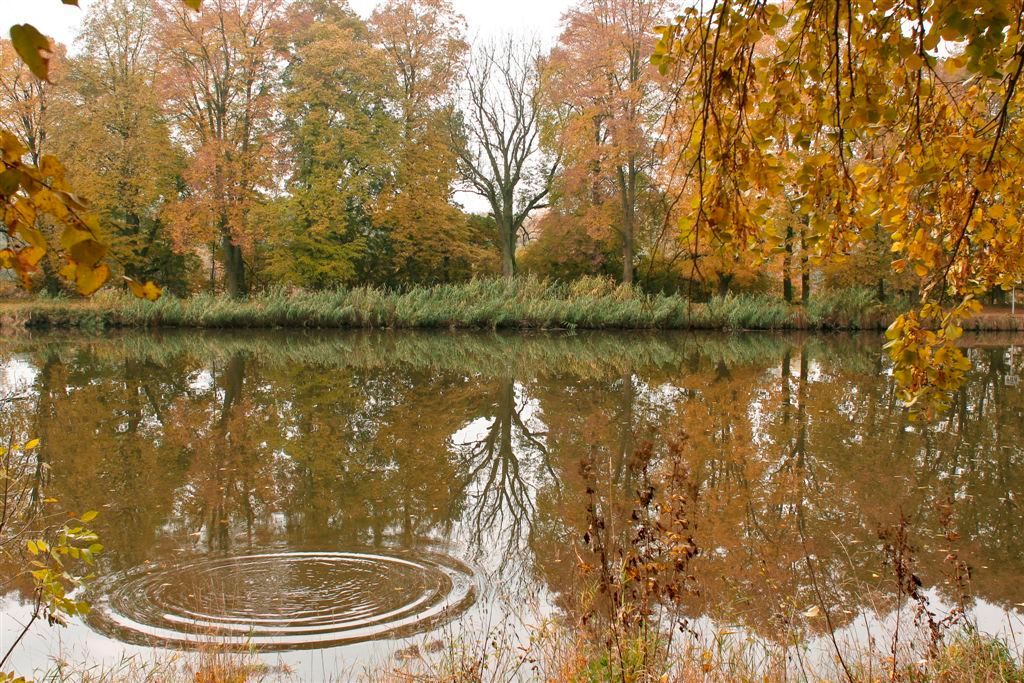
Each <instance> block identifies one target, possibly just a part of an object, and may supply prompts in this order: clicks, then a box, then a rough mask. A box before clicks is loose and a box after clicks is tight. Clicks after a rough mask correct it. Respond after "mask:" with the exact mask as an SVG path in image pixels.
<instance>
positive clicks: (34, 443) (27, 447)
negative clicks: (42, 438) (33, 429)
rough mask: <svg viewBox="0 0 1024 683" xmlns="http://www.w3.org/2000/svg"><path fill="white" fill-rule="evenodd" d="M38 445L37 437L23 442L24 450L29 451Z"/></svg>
mask: <svg viewBox="0 0 1024 683" xmlns="http://www.w3.org/2000/svg"><path fill="white" fill-rule="evenodd" d="M38 447H39V439H32V440H31V441H29V442H28V443H27V444H25V450H26V451H30V450H32V449H33V448H38Z"/></svg>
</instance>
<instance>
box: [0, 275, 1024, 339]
mask: <svg viewBox="0 0 1024 683" xmlns="http://www.w3.org/2000/svg"><path fill="white" fill-rule="evenodd" d="M904 304H905V300H902V299H901V300H896V301H892V300H890V301H887V302H883V301H880V300H879V299H878V298H877V296H876V292H875V291H874V290H872V289H845V290H827V291H821V292H819V293H817V294H815V295H814V296H812V297H811V298H810V299H809V300H808V302H807V303H806V305H802V306H794V305H789V304H787V303H786V302H785V301H783V300H781V299H778V298H776V297H772V296H769V295H765V294H737V295H732V294H730V295H726V296H721V297H719V296H712V297H711V298H710V299H709V300H707V301H704V302H694V301H692V300H690V299H688V298H686V297H684V296H679V295H667V294H647V293H645V292H643V291H641V290H640V289H639V288H634V287H626V286H624V285H616V284H615V283H614V282H613V281H612V280H609V279H607V278H599V277H591V278H582V279H580V280H576V281H574V282H572V283H568V284H566V283H561V282H556V281H552V280H544V279H540V278H517V279H510V280H505V279H490V280H472V281H470V282H466V283H461V284H454V285H434V286H421V287H411V288H408V289H406V290H401V291H396V290H388V289H379V288H374V287H360V288H355V289H338V290H324V291H289V290H285V289H275V290H271V291H268V292H266V293H264V294H261V295H258V296H251V297H249V298H247V299H235V298H232V297H228V296H223V295H209V294H199V295H196V296H192V297H188V298H178V297H174V296H165V297H163V298H162V299H160V300H159V301H157V302H155V303H151V302H148V301H145V300H140V299H137V298H135V297H132V296H130V295H128V294H120V293H103V294H101V295H98V296H95V297H92V298H91V299H89V300H81V299H72V298H68V297H38V298H34V299H31V300H27V301H23V302H13V303H7V304H0V326H4V327H8V328H31V329H39V328H57V329H62V328H75V329H84V330H100V329H107V328H121V327H129V328H170V327H184V328H200V329H203V328H207V329H215V328H226V329H230V328H279V327H280V328H314V329H317V328H319V329H328V328H335V329H348V328H388V329H417V328H420V329H423V328H425V329H434V328H436V329H521V330H552V329H581V330H595V329H623V330H642V329H661V330H683V329H690V330H884V329H886V328H887V327H888V326H889V325H890V323H891V322H892V321H893V320H894V319H895V317H896V316H897V315H899V313H900V311H901V310H902V306H903V305H904ZM965 328H966V329H969V330H975V331H1014V330H1021V329H1024V316H1013V315H1010V313H1009V311H1008V310H1007V311H1005V312H990V313H986V314H985V315H980V316H978V317H977V318H976V319H974V320H971V321H967V322H966V323H965Z"/></svg>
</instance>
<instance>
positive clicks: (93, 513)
mask: <svg viewBox="0 0 1024 683" xmlns="http://www.w3.org/2000/svg"><path fill="white" fill-rule="evenodd" d="M99 514H100V513H98V512H96V511H95V510H89V511H88V512H86V513H85V514H84V515H82V521H83V522H91V521H92V520H94V519H96V517H97V516H99Z"/></svg>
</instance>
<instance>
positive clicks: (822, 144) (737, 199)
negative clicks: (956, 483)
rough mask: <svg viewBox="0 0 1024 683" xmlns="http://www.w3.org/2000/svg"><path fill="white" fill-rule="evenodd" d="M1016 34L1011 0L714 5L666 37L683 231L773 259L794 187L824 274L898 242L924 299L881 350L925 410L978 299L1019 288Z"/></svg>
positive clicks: (899, 255)
mask: <svg viewBox="0 0 1024 683" xmlns="http://www.w3.org/2000/svg"><path fill="white" fill-rule="evenodd" d="M1022 23H1024V3H1022V2H1019V1H1010V2H995V3H992V2H959V1H950V0H934V1H931V2H901V1H898V0H890V1H887V2H883V3H877V2H857V1H854V0H834V1H833V0H803V1H801V2H796V3H774V2H766V1H764V0H740V1H738V2H735V1H732V0H715V1H714V2H712V3H711V4H710V5H703V6H699V7H691V8H688V9H686V10H685V11H684V12H683V14H682V15H681V16H680V17H678V19H677V20H676V21H675V22H674V23H673V24H671V25H669V26H664V27H661V28H660V29H659V31H660V34H661V40H660V41H659V42H658V46H657V48H656V53H655V56H654V62H655V63H656V64H657V65H658V66H659V67H660V68H661V69H662V71H663V72H664V73H666V74H671V75H672V77H673V78H674V79H676V80H677V82H678V83H679V84H680V86H681V87H680V88H679V89H678V91H679V92H680V97H679V101H678V102H677V105H678V106H681V107H683V108H685V109H686V110H687V111H688V112H690V115H689V116H681V117H679V118H680V124H679V125H680V126H682V127H683V129H684V131H685V133H682V134H680V135H679V139H682V140H686V144H685V145H683V146H682V147H681V148H677V149H675V150H673V154H677V155H679V156H680V157H681V158H683V159H685V163H683V164H682V167H683V168H684V169H685V171H686V176H687V180H688V182H689V183H690V186H691V187H692V194H693V196H694V198H695V199H694V201H693V211H692V213H691V214H690V215H689V216H688V217H687V218H686V221H687V225H686V230H688V231H693V232H696V233H701V232H704V233H707V234H710V235H713V236H714V237H715V238H716V239H718V240H721V241H722V242H725V243H728V244H730V245H732V247H733V248H734V249H738V250H750V249H760V248H765V247H768V248H771V247H773V246H774V245H773V242H777V241H779V239H780V238H779V236H778V233H777V231H773V230H770V229H769V226H768V225H767V217H768V216H769V212H768V211H767V208H768V205H769V203H770V202H771V201H772V199H773V198H774V197H777V196H779V195H780V194H781V193H782V192H783V191H784V188H785V187H791V188H796V190H797V199H796V205H797V209H798V212H799V214H800V215H801V216H802V217H803V220H804V221H806V224H807V226H808V228H809V230H808V234H807V241H808V243H809V245H810V246H811V248H812V249H813V252H814V258H815V260H816V261H818V262H821V261H823V260H835V259H842V258H843V257H844V256H845V255H847V254H849V253H850V252H851V251H852V250H854V249H855V248H856V247H857V246H858V245H859V244H860V243H861V242H862V241H863V240H865V239H867V238H869V237H870V236H871V235H874V234H875V233H876V232H879V231H881V232H883V233H885V234H886V235H888V237H889V238H890V239H891V251H892V254H893V258H894V260H893V263H892V267H893V269H894V270H895V271H897V272H903V271H908V270H909V271H912V272H913V273H915V274H916V276H917V277H918V278H919V279H920V291H921V305H920V307H919V308H917V309H915V310H912V311H908V312H907V313H906V314H904V315H902V316H900V317H899V318H898V319H897V320H896V321H895V323H894V324H893V325H892V327H891V328H890V331H889V336H890V339H891V342H890V344H889V350H890V353H891V354H892V356H893V358H894V360H895V361H896V364H897V367H896V375H897V377H898V378H899V380H900V382H901V385H902V387H903V395H904V398H905V400H906V401H907V402H909V403H917V402H919V401H921V404H920V405H921V406H922V407H925V408H926V409H931V408H936V407H938V408H941V407H942V406H943V405H944V404H945V396H946V395H947V392H948V390H950V389H951V388H954V387H956V386H958V385H959V383H960V382H961V381H962V379H963V376H964V373H965V372H966V371H967V370H968V368H969V363H968V362H967V360H966V358H965V356H964V355H963V353H962V352H961V351H960V350H959V349H957V347H956V341H957V339H958V338H959V336H960V335H961V333H962V324H963V322H964V321H965V319H967V318H968V317H970V316H971V315H973V314H975V313H977V312H978V311H979V310H980V304H979V302H978V298H979V297H980V295H982V294H983V293H985V292H988V291H990V290H992V289H993V288H998V287H1007V288H1008V287H1009V286H1010V285H1012V284H1013V283H1015V282H1018V281H1019V280H1020V279H1021V277H1022V275H1024V259H1022V258H1021V255H1022V253H1024V236H1022V233H1021V230H1020V219H1021V208H1020V207H1021V205H1022V201H1021V200H1022V199H1024V196H1022V195H1024V184H1022V183H1021V180H1020V169H1021V167H1022V163H1024V147H1022V145H1021V142H1022V138H1024V127H1022V125H1021V121H1020V109H1021V105H1022V103H1024V98H1022V95H1021V93H1020V88H1019V81H1020V76H1021V72H1022V69H1024V36H1022Z"/></svg>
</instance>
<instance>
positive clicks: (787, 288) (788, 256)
mask: <svg viewBox="0 0 1024 683" xmlns="http://www.w3.org/2000/svg"><path fill="white" fill-rule="evenodd" d="M782 296H783V298H785V300H786V303H788V304H791V303H793V226H788V227H787V228H786V252H785V255H784V256H783V257H782Z"/></svg>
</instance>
